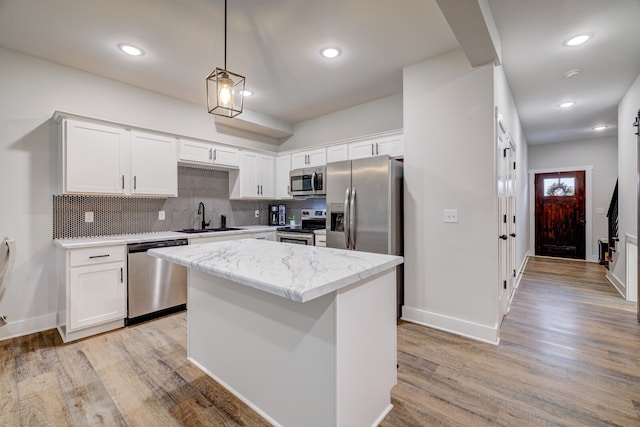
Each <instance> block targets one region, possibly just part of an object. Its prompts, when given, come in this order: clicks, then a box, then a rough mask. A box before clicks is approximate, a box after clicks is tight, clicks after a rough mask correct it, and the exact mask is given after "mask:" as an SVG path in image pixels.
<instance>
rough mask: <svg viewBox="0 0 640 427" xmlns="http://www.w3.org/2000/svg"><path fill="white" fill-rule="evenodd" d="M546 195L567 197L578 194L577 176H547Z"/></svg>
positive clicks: (545, 182)
mask: <svg viewBox="0 0 640 427" xmlns="http://www.w3.org/2000/svg"><path fill="white" fill-rule="evenodd" d="M544 195H545V197H566V196H575V195H576V179H575V178H545V180H544Z"/></svg>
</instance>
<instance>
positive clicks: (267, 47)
mask: <svg viewBox="0 0 640 427" xmlns="http://www.w3.org/2000/svg"><path fill="white" fill-rule="evenodd" d="M489 4H490V6H491V9H492V12H493V15H494V18H495V22H496V26H497V28H498V32H499V33H500V36H501V39H502V59H503V64H504V67H505V72H506V74H507V77H508V79H509V82H510V85H511V89H512V91H513V95H514V98H515V101H516V104H517V107H518V109H519V112H520V115H521V120H522V123H523V127H524V130H525V133H526V136H527V139H528V141H529V142H530V143H542V142H556V141H563V140H573V139H582V138H589V137H595V136H601V135H604V134H615V133H616V128H615V125H616V120H617V119H616V105H617V103H618V102H619V101H620V99H621V97H622V95H623V94H624V92H625V91H626V90H627V89H628V87H629V86H630V85H631V83H632V82H633V80H634V79H635V77H636V76H638V74H640V43H639V42H638V40H640V19H639V18H640V1H638V0H535V1H527V0H489ZM223 7H224V1H223V0H94V1H86V0H56V1H51V0H0V46H2V47H6V48H9V49H12V50H16V51H19V52H23V53H26V54H29V55H33V56H36V57H40V58H44V59H47V60H50V61H53V62H57V63H60V64H64V65H68V66H71V67H74V68H78V69H81V70H85V71H88V72H91V73H94V74H97V75H100V76H104V77H107V78H110V79H113V80H118V81H121V82H125V83H128V84H131V85H134V86H138V87H141V88H144V89H148V90H152V91H155V92H159V93H163V94H166V95H169V96H172V97H175V98H178V99H182V100H185V101H189V102H193V103H197V104H200V105H202V106H203V108H205V107H204V106H205V104H206V99H205V83H204V78H205V77H206V75H208V74H209V72H211V71H212V69H213V68H215V67H216V66H218V67H221V66H223ZM228 21H229V31H228V60H227V62H228V64H227V65H228V69H229V70H231V71H233V72H237V73H239V74H243V75H245V76H246V78H247V87H248V88H249V89H252V90H253V91H254V92H255V93H256V95H255V96H253V97H251V98H248V99H247V101H246V104H245V106H246V107H247V108H249V109H251V110H253V111H256V112H259V113H262V114H266V115H268V116H271V117H274V118H276V119H279V120H283V121H285V122H289V123H297V122H300V121H303V120H307V119H310V118H314V117H318V116H321V115H324V114H327V113H330V112H334V111H337V110H340V109H343V108H347V107H350V106H354V105H358V104H361V103H364V102H368V101H372V100H375V99H379V98H382V97H385V96H389V95H393V94H397V93H400V92H402V68H403V67H404V66H406V65H410V64H414V63H418V62H421V61H423V60H425V59H427V58H429V57H432V56H435V55H438V54H440V53H444V52H446V51H449V50H451V49H454V48H457V47H458V46H459V45H458V42H457V41H456V39H455V37H454V35H453V33H452V31H451V29H450V28H449V26H448V25H447V22H446V20H445V18H444V17H443V15H442V13H441V12H440V9H439V8H438V6H437V4H436V2H435V0H402V1H401V2H390V1H380V0H376V1H371V0H322V1H309V0H229V13H228ZM581 32H591V33H593V34H594V38H593V39H592V40H591V41H589V42H588V43H587V44H585V45H583V46H581V47H578V48H573V49H569V48H565V47H563V46H562V41H564V40H565V39H566V38H568V37H569V36H572V35H574V34H577V33H581ZM121 42H127V43H131V44H134V45H137V46H139V47H141V48H142V49H144V50H145V52H146V54H145V55H144V56H143V57H139V58H132V57H127V56H125V55H123V54H122V53H121V52H120V51H119V50H118V49H117V48H116V45H117V44H118V43H121ZM326 45H338V46H340V47H341V48H342V51H343V54H342V55H341V56H340V57H339V58H337V59H335V60H333V61H329V60H326V59H324V58H321V57H320V55H319V50H320V48H321V47H323V46H326ZM572 68H581V69H582V70H583V74H582V75H581V76H579V77H578V78H575V79H572V80H567V79H565V78H564V77H563V73H564V72H565V71H567V70H569V69H572ZM34 84H35V83H34ZM38 84H40V83H38ZM565 99H573V100H575V101H576V102H577V103H578V104H577V105H576V107H574V108H573V109H571V110H569V111H559V108H557V104H558V103H560V102H561V101H564V100H565ZM597 123H604V124H607V125H609V126H610V127H609V128H608V129H607V130H606V131H605V132H604V133H601V134H598V135H595V134H594V133H593V132H592V131H591V128H592V127H593V126H594V125H595V124H597ZM623 125H624V124H623Z"/></svg>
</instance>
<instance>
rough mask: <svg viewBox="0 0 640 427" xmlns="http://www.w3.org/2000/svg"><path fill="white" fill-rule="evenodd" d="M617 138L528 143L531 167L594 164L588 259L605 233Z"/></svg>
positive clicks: (595, 253) (615, 172) (594, 254)
mask: <svg viewBox="0 0 640 427" xmlns="http://www.w3.org/2000/svg"><path fill="white" fill-rule="evenodd" d="M617 142H618V141H617V139H616V138H615V137H606V138H597V139H588V140H584V141H571V142H561V143H555V144H539V145H531V146H529V169H531V170H540V169H562V168H567V167H573V166H593V172H592V194H587V198H590V199H591V206H592V208H591V218H592V220H591V227H592V239H591V240H592V241H591V242H590V244H589V242H587V249H590V251H589V250H587V253H586V256H587V259H592V260H596V259H598V239H600V238H601V237H605V238H606V237H607V233H608V232H607V229H608V223H607V209H608V208H609V202H610V201H611V195H612V194H613V189H614V187H615V185H616V179H617V177H618V143H617ZM531 191H533V189H531ZM596 209H604V213H596ZM532 238H535V236H534V237H532Z"/></svg>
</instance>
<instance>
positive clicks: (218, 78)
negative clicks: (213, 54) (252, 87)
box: [207, 68, 244, 117]
mask: <svg viewBox="0 0 640 427" xmlns="http://www.w3.org/2000/svg"><path fill="white" fill-rule="evenodd" d="M243 104H244V77H243V76H241V75H239V74H236V73H232V72H231V71H227V70H223V69H222V68H216V69H215V70H213V72H212V73H211V74H209V76H208V77H207V108H208V110H209V113H211V114H216V115H218V116H224V117H235V116H237V115H238V114H240V113H242V107H243Z"/></svg>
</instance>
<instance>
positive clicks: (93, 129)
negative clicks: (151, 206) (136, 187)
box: [62, 120, 129, 194]
mask: <svg viewBox="0 0 640 427" xmlns="http://www.w3.org/2000/svg"><path fill="white" fill-rule="evenodd" d="M62 144H63V164H64V167H63V169H64V170H63V174H64V175H63V180H62V181H63V184H62V187H63V188H62V192H63V193H65V194H77V193H84V194H87V193H88V194H124V193H125V175H127V174H128V171H127V169H128V168H127V166H128V165H127V162H128V159H129V152H128V150H129V132H128V131H126V130H125V129H123V128H118V127H115V126H114V127H112V126H104V125H97V124H93V123H83V122H78V121H75V120H64V122H63V141H62Z"/></svg>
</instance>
